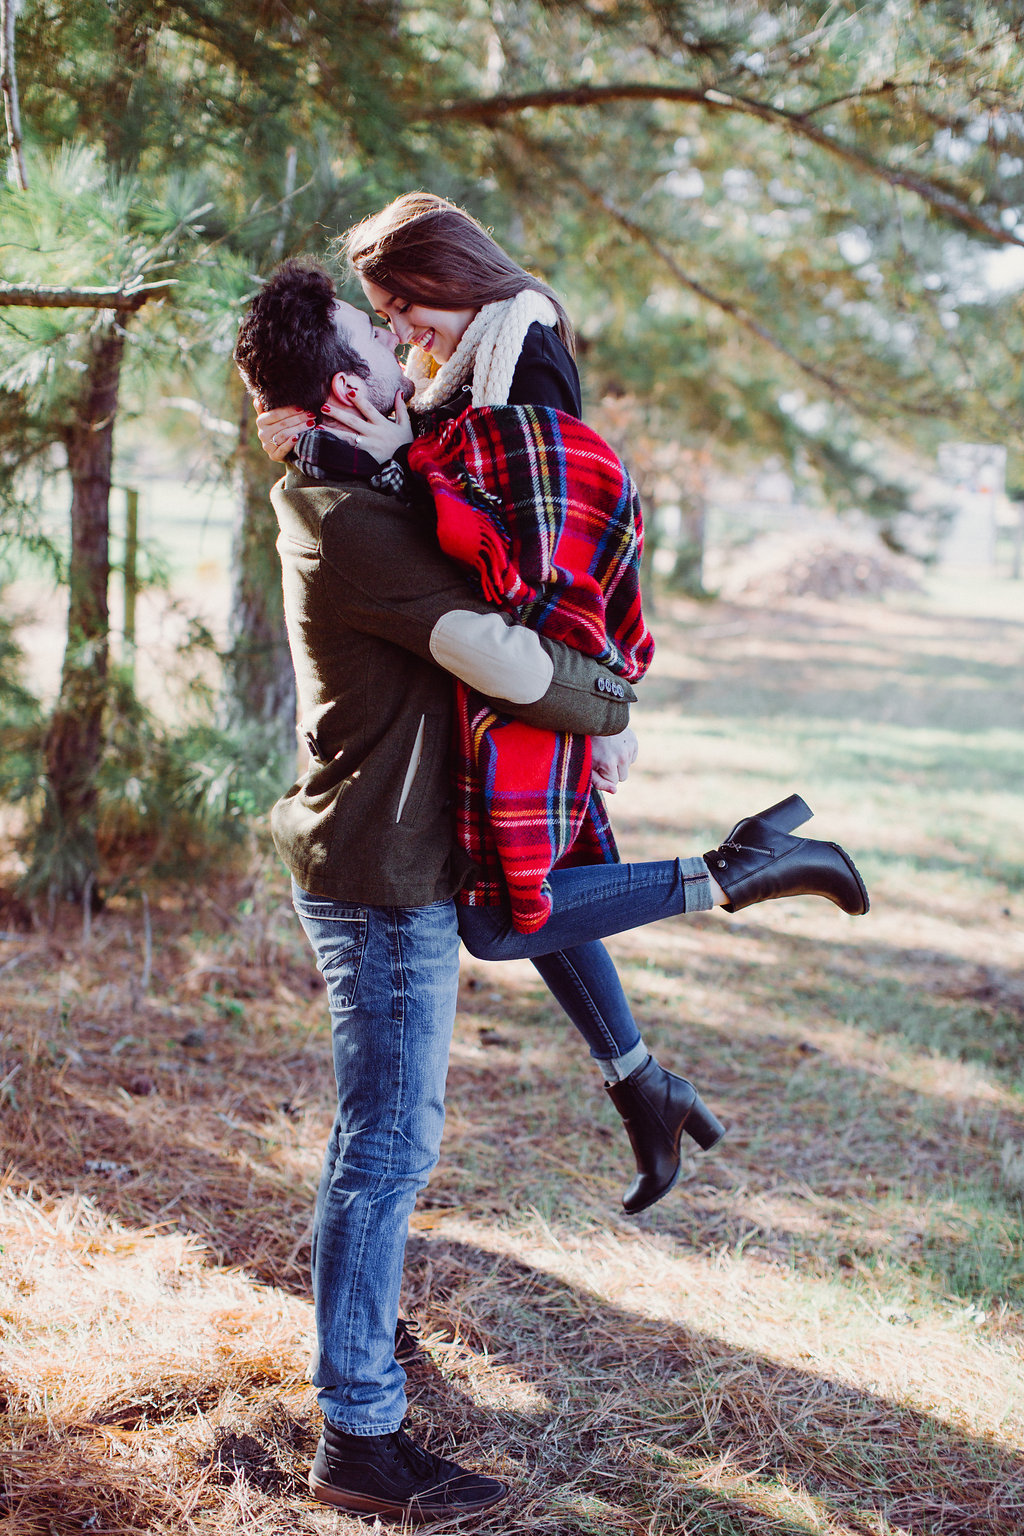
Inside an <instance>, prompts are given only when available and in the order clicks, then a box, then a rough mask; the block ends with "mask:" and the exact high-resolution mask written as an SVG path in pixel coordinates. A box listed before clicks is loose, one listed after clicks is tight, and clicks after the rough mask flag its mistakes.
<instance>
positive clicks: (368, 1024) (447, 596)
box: [235, 262, 635, 1521]
mask: <svg viewBox="0 0 1024 1536" xmlns="http://www.w3.org/2000/svg"><path fill="white" fill-rule="evenodd" d="M325 317H327V318H328V319H329V323H328V324H325ZM397 344H398V343H397V339H396V337H394V336H393V335H392V334H391V333H390V332H388V331H385V330H382V329H380V328H378V327H376V326H375V325H374V324H373V322H372V321H371V320H370V318H369V316H368V315H366V314H365V313H363V312H362V311H360V310H357V309H354V308H353V307H352V306H351V305H348V304H344V303H341V302H339V301H338V300H337V298H336V296H335V293H334V288H333V284H332V283H331V280H330V278H329V277H328V275H327V274H326V272H324V271H323V269H322V268H320V267H318V266H317V265H316V264H314V263H303V262H287V263H285V265H284V266H283V267H281V268H279V269H278V271H277V272H276V273H275V274H274V275H273V277H272V278H271V279H270V281H269V282H268V283H267V285H266V286H265V288H264V289H263V290H262V291H261V292H260V293H259V294H258V295H257V297H256V298H255V299H254V300H253V303H252V305H251V306H250V309H249V311H248V313H247V315H246V317H245V320H244V321H243V324H242V327H241V331H240V333H239V340H238V345H237V348H236V352H235V358H236V361H237V363H238V367H239V371H240V372H241V374H242V377H243V378H244V380H245V382H246V386H247V388H248V389H249V391H250V393H251V394H252V395H253V397H254V399H255V401H256V403H257V405H258V407H259V408H261V409H268V408H270V407H273V406H277V405H288V404H296V403H297V404H299V405H301V406H304V407H307V408H308V409H309V410H310V412H311V417H312V415H315V413H316V412H317V411H318V410H319V408H320V405H321V403H322V402H323V401H324V400H325V399H327V398H328V397H330V398H333V399H334V400H335V401H337V402H338V403H339V404H340V403H342V402H343V401H344V399H345V397H346V395H347V390H348V385H347V383H346V378H345V376H346V375H349V376H351V375H353V374H355V375H358V377H360V378H362V379H364V380H365V381H366V386H367V390H368V392H369V393H370V395H371V398H372V399H373V402H374V404H375V405H377V407H378V409H381V410H390V409H391V408H392V407H393V405H394V402H395V401H396V399H398V398H402V397H407V396H408V395H409V394H411V391H412V386H411V384H410V383H409V381H408V380H406V379H405V377H404V375H403V374H402V372H401V369H400V368H399V366H398V362H397V359H396V357H395V347H396V346H397ZM378 469H379V465H378V464H377V463H376V461H375V460H373V459H370V458H369V457H368V456H367V455H365V454H363V453H360V452H359V450H358V449H353V450H352V456H351V468H350V473H349V474H348V475H346V476H345V477H344V478H343V479H342V480H341V481H339V482H338V483H334V484H330V485H328V484H325V483H324V482H323V481H317V480H311V479H307V478H306V477H304V476H303V475H302V474H301V473H298V472H297V471H295V470H294V469H290V470H289V472H288V475H287V477H286V479H285V480H284V481H283V482H281V483H279V484H278V485H277V486H275V487H274V490H273V492H272V499H273V503H274V508H275V511H276V513H277V518H278V523H279V526H280V537H279V539H278V551H279V553H280V556H281V564H282V572H283V580H284V598H285V615H286V620H287V624H288V634H289V641H290V644H291V649H292V657H293V661H294V664H295V673H296V681H297V686H298V696H299V708H300V717H301V718H300V732H301V734H302V736H303V738H304V740H305V742H306V745H307V746H308V748H309V751H310V754H311V766H310V768H309V770H308V771H307V773H306V774H305V775H304V776H303V777H302V778H301V779H300V780H299V782H298V783H297V784H295V785H293V787H292V788H291V789H290V790H289V791H288V793H287V794H286V795H284V796H283V798H282V799H281V800H280V801H279V802H278V803H277V805H276V806H275V807H274V810H273V812H272V814H271V826H272V830H273V834H274V840H275V842H276V844H277V847H278V850H279V852H280V853H281V855H282V857H283V859H284V861H285V863H286V864H287V866H288V868H289V869H290V871H291V873H292V876H293V884H294V901H295V907H296V911H297V913H298V915H299V919H300V921H301V923H302V925H303V928H304V929H305V931H306V934H307V935H308V937H309V940H310V943H311V944H312V946H313V950H314V953H315V955H316V961H317V966H318V968H319V969H320V971H321V972H322V974H323V976H324V979H325V981H326V983H327V990H328V1001H329V1005H330V1011H331V1020H332V1036H333V1052H334V1067H335V1079H336V1085H337V1112H336V1116H335V1122H334V1126H333V1129H332V1133H331V1137H330V1140H329V1143H328V1147H327V1153H326V1157H325V1160H324V1168H323V1173H322V1176H321V1182H320V1188H319V1192H318V1195H317V1202H316V1209H315V1213H314V1222H313V1296H314V1305H315V1314H316V1334H317V1354H316V1359H315V1364H314V1372H313V1382H314V1385H315V1386H316V1387H317V1389H318V1397H319V1401H320V1406H321V1408H322V1409H323V1412H324V1419H325V1422H324V1430H323V1435H322V1438H321V1441H320V1444H319V1446H318V1448H317V1453H316V1457H315V1460H314V1463H313V1468H312V1470H311V1473H310V1487H311V1489H312V1491H313V1493H314V1494H315V1496H316V1497H317V1498H318V1499H320V1500H322V1501H323V1502H325V1503H328V1504H332V1505H336V1506H338V1507H340V1508H343V1509H350V1510H357V1511H362V1512H366V1513H377V1514H383V1515H390V1516H401V1517H404V1518H407V1519H411V1520H414V1521H415V1520H424V1519H436V1518H441V1517H444V1516H449V1517H452V1518H454V1517H456V1516H457V1515H460V1514H466V1513H470V1512H473V1511H477V1510H481V1509H485V1508H487V1507H488V1506H490V1505H492V1504H494V1503H496V1502H498V1500H499V1499H501V1498H502V1497H504V1495H505V1493H506V1491H507V1490H506V1489H505V1487H504V1486H503V1485H502V1484H501V1483H500V1482H498V1481H497V1480H496V1479H494V1478H489V1477H485V1476H482V1475H479V1474H476V1473H473V1472H469V1471H467V1470H465V1469H464V1468H462V1467H460V1466H458V1465H457V1464H456V1463H454V1462H451V1461H446V1460H444V1459H442V1458H441V1457H438V1456H435V1455H434V1454H433V1453H431V1452H428V1451H426V1450H424V1449H423V1448H421V1447H420V1446H418V1445H416V1444H415V1443H414V1442H413V1441H412V1440H411V1439H410V1438H409V1436H408V1435H407V1434H405V1432H404V1431H403V1430H402V1427H401V1425H402V1419H403V1416H404V1413H405V1407H406V1402H405V1394H404V1390H403V1387H404V1380H405V1373H404V1372H403V1370H402V1368H401V1366H400V1365H399V1364H398V1363H397V1361H396V1360H395V1357H394V1342H395V1327H396V1322H397V1317H398V1300H399V1291H400V1287H401V1275H402V1262H403V1257H404V1251H405V1242H406V1236H407V1231H408V1219H409V1215H410V1213H411V1211H412V1208H413V1206H414V1204H415V1200H416V1195H417V1193H418V1191H419V1190H420V1189H422V1188H423V1186H424V1185H425V1184H426V1182H427V1179H428V1177H429V1174H430V1171H431V1169H432V1167H433V1166H434V1163H435V1162H436V1160H437V1155H438V1150H439V1145H440V1139H441V1131H442V1125H443V1119H444V1086H445V1076H446V1071H447V1062H448V1049H449V1044H450V1039H451V1031H452V1025H453V1022H454V1017H455V1005H456V995H457V986H458V949H459V940H458V930H457V926H456V919H455V907H454V902H453V899H452V898H453V896H454V894H455V892H456V891H457V890H458V889H459V887H460V885H461V884H462V883H463V881H464V880H465V879H466V877H467V875H468V874H469V865H468V860H467V858H466V856H465V855H464V854H463V853H462V851H461V850H460V849H458V848H457V847H456V846H455V844H454V839H453V835H452V811H451V806H450V791H449V783H448V742H449V739H450V728H451V711H452V697H453V688H452V681H451V679H452V677H453V676H454V677H458V678H461V679H462V681H463V682H465V683H466V684H468V685H469V686H470V687H472V688H475V689H477V690H478V691H479V692H481V693H483V694H485V695H486V696H487V697H488V698H490V699H492V700H493V701H494V705H495V707H496V708H497V709H499V710H501V711H502V712H504V713H506V714H514V715H516V716H518V717H519V718H521V719H523V720H525V721H527V722H528V723H531V724H534V725H537V726H541V727H544V728H545V729H549V730H558V731H576V732H580V733H583V734H587V735H614V734H616V733H617V732H619V731H621V730H622V729H623V728H624V727H625V725H626V724H627V721H628V705H629V701H631V700H632V699H633V698H634V697H635V695H634V694H633V692H632V690H631V689H630V687H629V685H628V684H627V683H625V682H624V681H623V680H622V679H620V678H618V677H615V676H613V674H612V673H610V672H608V671H606V669H605V668H603V667H601V666H599V665H597V664H596V663H595V662H593V661H591V660H589V659H588V658H586V657H584V656H582V655H581V654H579V653H578V652H576V651H573V650H570V649H568V648H567V647H566V646H563V645H560V644H559V643H557V642H555V641H551V640H547V639H544V638H542V637H540V636H539V635H537V634H536V633H534V632H533V631H532V630H528V629H525V628H522V627H520V626H514V625H511V624H510V623H509V621H508V619H507V618H506V617H505V616H504V615H502V614H501V613H500V612H498V611H496V610H495V609H494V608H493V607H488V606H487V605H486V604H485V603H484V602H482V601H480V600H478V599H477V598H476V597H475V596H473V595H472V594H471V593H470V591H469V588H468V586H467V584H466V581H465V578H464V577H463V576H462V575H461V574H460V573H459V572H458V571H457V570H456V569H455V567H454V566H452V565H450V564H449V562H448V561H447V560H446V559H445V558H444V557H443V556H442V555H441V553H440V551H439V550H438V548H437V546H436V544H435V543H434V541H433V539H432V537H431V534H430V532H429V530H428V528H427V526H426V525H425V523H424V520H423V519H422V518H421V517H417V516H416V514H415V513H414V512H413V511H412V510H411V509H410V508H409V507H408V506H407V505H406V504H405V503H404V502H402V501H401V500H399V499H397V498H395V497H393V496H388V495H384V494H382V493H380V492H378V491H377V490H375V489H374V488H373V486H372V485H371V483H370V481H371V479H372V477H373V476H374V475H376V473H377V471H378Z"/></svg>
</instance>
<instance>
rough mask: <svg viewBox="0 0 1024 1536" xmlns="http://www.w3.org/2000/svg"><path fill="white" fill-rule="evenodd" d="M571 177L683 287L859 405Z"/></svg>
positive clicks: (644, 231)
mask: <svg viewBox="0 0 1024 1536" xmlns="http://www.w3.org/2000/svg"><path fill="white" fill-rule="evenodd" d="M562 174H563V175H565V174H567V173H565V172H564V171H563V173H562ZM568 179H569V180H570V181H571V182H572V185H573V186H575V187H576V188H577V189H578V191H580V192H582V193H583V195H584V196H585V197H586V198H587V199H588V201H589V202H591V203H593V204H594V206H595V207H597V208H600V209H601V211H602V212H603V213H605V214H607V215H608V217H609V218H611V219H612V220H613V222H614V223H616V224H617V225H618V226H619V228H620V229H623V230H625V231H626V233H627V234H628V235H629V236H630V237H631V238H632V239H633V240H636V241H638V242H639V243H640V244H641V245H645V246H646V247H647V249H648V250H649V251H650V252H651V254H652V255H653V256H656V257H657V259H658V260H659V261H660V262H661V264H662V266H663V267H665V268H666V269H667V270H668V271H669V272H671V273H672V276H673V277H674V278H675V280H676V282H677V283H679V284H680V286H681V287H683V288H688V289H689V290H690V292H691V293H695V294H696V295H697V297H698V298H701V299H703V300H704V301H705V303H708V304H711V305H713V306H714V308H715V309H719V310H721V311H722V313H723V314H725V315H728V316H729V317H730V318H731V319H732V320H735V321H736V323H737V324H738V325H739V326H740V327H741V328H742V329H743V330H745V331H749V333H750V334H751V335H752V336H756V337H757V339H758V341H761V342H764V343H765V345H766V346H768V347H770V348H771V349H772V351H773V352H778V353H779V355H780V356H781V357H784V358H786V359H787V360H788V361H789V362H791V363H792V364H793V365H794V366H795V367H796V368H799V370H800V372H801V373H804V374H806V375H807V377H808V378H811V379H813V380H814V381H815V383H816V384H820V385H821V386H822V387H823V388H824V389H826V390H827V391H828V393H829V394H830V395H832V397H833V398H834V399H839V400H845V401H847V402H848V403H850V404H851V405H854V406H856V405H857V402H856V401H855V400H854V399H853V398H852V397H851V395H850V393H849V391H848V390H847V389H846V387H845V386H844V385H843V384H842V383H840V381H839V380H838V379H836V378H834V377H833V376H832V375H831V374H828V373H825V372H823V371H822V369H820V368H816V367H815V366H814V364H813V363H808V362H806V361H805V359H804V358H802V357H800V356H798V355H797V353H795V352H793V351H791V349H790V348H789V347H787V346H786V344H785V342H783V341H780V340H779V338H778V337H777V336H776V335H774V333H773V332H772V331H770V330H769V329H768V327H767V326H765V325H762V324H761V322H760V320H757V319H755V317H754V316H753V315H752V314H751V313H750V311H749V310H747V309H745V308H744V307H743V305H742V304H738V303H737V302H736V300H735V299H729V298H726V297H725V295H724V294H721V293H716V292H715V291H714V289H712V288H708V287H707V285H706V284H704V283H702V282H700V280H699V279H698V278H696V277H691V276H690V274H689V273H688V272H686V271H684V270H683V268H682V267H681V266H680V265H679V263H678V261H677V260H676V258H675V257H674V256H673V255H672V253H671V252H670V251H667V250H666V249H665V247H664V246H663V245H662V244H661V243H660V241H659V240H657V239H656V238H655V236H654V235H652V234H651V232H650V231H649V230H647V229H645V228H644V227H643V225H642V224H638V223H637V222H636V220H635V219H632V218H630V216H629V214H627V213H623V211H622V209H621V208H617V207H616V206H615V204H614V203H613V202H612V201H611V199H610V198H609V197H606V196H605V194H604V193H603V192H598V191H597V190H596V188H594V187H591V186H589V185H588V184H587V183H586V182H585V181H583V180H582V179H581V178H580V177H578V176H574V175H572V174H571V173H568ZM858 409H859V407H858Z"/></svg>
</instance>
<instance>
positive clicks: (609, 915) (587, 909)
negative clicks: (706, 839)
mask: <svg viewBox="0 0 1024 1536" xmlns="http://www.w3.org/2000/svg"><path fill="white" fill-rule="evenodd" d="M548 883H549V885H550V887H551V900H552V907H551V916H550V917H549V918H548V920H547V922H546V923H545V924H544V926H543V928H541V929H540V930H539V931H538V932H537V933H520V932H519V931H518V929H516V928H515V927H513V925H512V918H511V915H510V913H509V911H508V910H507V909H506V908H505V907H467V906H464V905H462V904H461V903H460V904H459V908H458V912H459V932H460V933H461V935H462V942H463V943H464V944H465V946H466V948H467V949H468V950H469V952H470V954H471V955H476V957H477V959H478V960H532V961H533V964H534V965H535V966H536V968H537V970H538V971H539V972H540V974H541V976H543V978H544V980H545V982H546V983H547V986H548V988H549V990H550V991H551V993H552V994H553V995H554V997H555V998H556V999H557V1001H558V1002H559V1003H560V1004H561V1005H562V1007H563V1008H564V1009H565V1011H566V1013H567V1014H568V1015H569V1017H570V1019H571V1020H572V1022H573V1023H574V1024H575V1026H576V1028H577V1029H578V1030H579V1032H580V1034H581V1035H582V1036H583V1038H584V1040H586V1042H587V1044H588V1046H589V1047H590V1054H591V1055H592V1056H593V1057H595V1059H596V1060H598V1061H607V1060H609V1059H610V1058H612V1057H616V1056H625V1055H627V1054H628V1052H629V1051H631V1050H632V1049H633V1047H634V1046H636V1045H637V1044H638V1043H639V1040H640V1031H639V1030H638V1029H637V1027H636V1023H635V1021H634V1019H633V1015H632V1013H631V1011H630V1007H629V1003H628V1002H627V1001H626V996H625V993H624V992H623V990H622V983H621V982H620V981H619V976H618V972H617V971H616V969H615V966H614V964H613V963H612V959H611V956H610V955H609V954H608V951H607V950H606V949H605V947H604V945H603V944H602V943H601V942H600V940H601V939H606V938H608V936H609V935H610V934H613V933H624V932H625V931H626V930H627V929H629V928H640V927H642V926H643V925H644V923H653V922H657V920H658V919H659V918H662V917H678V916H679V915H680V914H682V913H684V912H707V911H708V910H709V909H710V908H711V906H712V899H711V881H710V879H709V876H708V867H707V865H706V864H705V863H704V860H703V859H701V858H690V859H664V860H661V861H658V862H653V863H648V864H585V865H582V866H580V867H579V868H577V869H556V870H553V871H552V872H551V874H550V875H549V877H548Z"/></svg>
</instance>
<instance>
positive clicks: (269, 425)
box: [256, 405, 316, 464]
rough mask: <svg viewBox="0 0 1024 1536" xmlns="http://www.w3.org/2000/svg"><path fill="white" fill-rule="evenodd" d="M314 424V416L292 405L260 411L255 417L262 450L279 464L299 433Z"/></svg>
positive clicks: (289, 450) (286, 455) (285, 456)
mask: <svg viewBox="0 0 1024 1536" xmlns="http://www.w3.org/2000/svg"><path fill="white" fill-rule="evenodd" d="M315 426H316V417H315V416H311V415H310V413H309V412H308V411H300V410H299V409H298V407H297V406H294V405H280V406H277V407H276V408H275V409H274V410H272V411H260V413H259V415H258V416H257V417H256V430H257V432H258V433H259V436H260V445H261V446H262V448H263V452H264V453H267V454H269V455H270V457H271V458H272V459H273V460H274V463H275V464H280V462H281V460H282V459H286V458H287V457H288V455H289V453H290V452H291V450H292V445H293V443H294V442H295V439H296V438H297V437H298V436H299V434H300V433H302V432H305V431H306V430H307V428H309V427H315Z"/></svg>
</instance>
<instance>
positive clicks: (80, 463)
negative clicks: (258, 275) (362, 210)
mask: <svg viewBox="0 0 1024 1536" xmlns="http://www.w3.org/2000/svg"><path fill="white" fill-rule="evenodd" d="M123 350H124V331H123V328H122V326H121V324H120V322H118V321H117V320H115V319H111V320H108V321H106V323H105V324H103V325H102V327H101V328H100V329H98V331H97V332H96V334H95V336H94V338H93V340H92V342H91V346H90V356H89V365H88V370H87V372H86V373H84V374H83V375H82V382H83V392H82V397H81V402H80V406H79V411H78V415H77V417H76V419H75V420H74V421H73V422H72V424H71V427H70V430H69V431H68V433H67V435H66V438H65V444H66V448H67V456H68V470H69V472H70V475H71V563H70V568H69V572H68V583H69V587H70V596H69V601H68V631H67V645H66V649H65V652H64V665H63V669H62V672H61V681H60V695H59V697H58V699H57V704H56V707H55V709H54V712H53V717H52V719H51V721H50V728H49V731H48V733H47V739H46V752H45V756H46V774H47V779H48V781H49V789H50V802H49V805H48V808H47V812H46V814H45V815H44V822H43V827H42V829H41V830H42V834H43V835H42V836H41V838H40V842H39V845H38V847H37V854H36V862H37V865H40V864H41V861H42V862H43V863H45V873H46V875H47V880H46V883H47V884H48V885H49V886H50V887H51V889H56V890H57V892H58V893H59V894H61V895H65V896H69V897H72V898H74V899H78V898H80V897H81V895H82V893H83V891H84V889H85V887H86V884H87V882H89V880H90V877H91V876H92V875H93V874H94V872H95V869H96V862H97V860H96V774H97V770H98V768H99V764H100V757H101V754H102V749H103V709H104V703H105V698H106V683H107V659H108V633H109V615H108V609H107V579H108V576H109V572H110V548H109V538H110V507H109V504H110V473H111V462H112V458H113V438H114V419H115V416H116V413H117V392H118V385H119V382H120V375H121V358H122V354H123Z"/></svg>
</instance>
